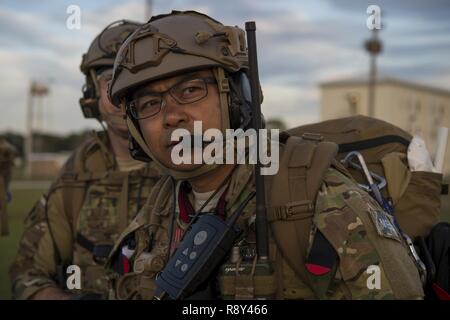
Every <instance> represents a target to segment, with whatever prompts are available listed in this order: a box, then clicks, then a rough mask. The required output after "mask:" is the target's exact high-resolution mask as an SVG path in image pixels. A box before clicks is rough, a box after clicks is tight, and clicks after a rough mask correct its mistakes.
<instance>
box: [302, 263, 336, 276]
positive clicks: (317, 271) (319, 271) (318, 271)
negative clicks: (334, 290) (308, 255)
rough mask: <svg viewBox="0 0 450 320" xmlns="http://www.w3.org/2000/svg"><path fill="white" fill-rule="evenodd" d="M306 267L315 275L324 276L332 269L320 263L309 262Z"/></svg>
mask: <svg viewBox="0 0 450 320" xmlns="http://www.w3.org/2000/svg"><path fill="white" fill-rule="evenodd" d="M306 269H307V270H308V271H309V272H310V273H312V274H313V275H315V276H323V275H324V274H327V273H328V272H330V271H331V269H330V268H327V267H324V266H320V265H318V264H312V263H307V264H306Z"/></svg>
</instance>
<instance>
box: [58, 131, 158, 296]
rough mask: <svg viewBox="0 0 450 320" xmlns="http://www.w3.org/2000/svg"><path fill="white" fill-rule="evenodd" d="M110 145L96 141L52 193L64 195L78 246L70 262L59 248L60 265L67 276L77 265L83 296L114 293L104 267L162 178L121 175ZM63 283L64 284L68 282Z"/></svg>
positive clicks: (149, 172)
mask: <svg viewBox="0 0 450 320" xmlns="http://www.w3.org/2000/svg"><path fill="white" fill-rule="evenodd" d="M106 139H107V137H106V134H101V135H96V136H95V137H94V138H93V139H90V140H89V141H88V142H87V143H85V144H84V145H83V146H82V147H81V148H80V149H78V150H77V152H75V153H74V154H73V156H72V157H71V158H70V159H69V160H68V162H67V163H66V165H65V167H64V169H63V171H62V173H61V175H60V177H59V179H57V182H56V183H55V184H54V185H53V186H52V187H51V190H50V192H49V197H51V193H52V191H55V190H59V189H62V197H63V201H62V203H63V205H64V212H65V213H66V215H67V219H68V221H69V223H70V225H71V227H72V239H73V241H74V243H73V248H72V255H71V256H65V255H64V254H63V253H61V252H63V250H60V249H58V243H54V246H55V248H56V249H57V250H55V260H56V261H57V264H59V265H60V269H62V271H63V272H64V269H65V267H66V266H67V265H69V264H75V265H78V266H79V267H80V268H81V271H82V273H81V275H82V277H81V281H82V283H81V285H82V292H88V293H99V294H107V293H108V291H109V286H108V281H107V278H106V276H105V270H104V267H103V264H104V262H105V261H106V258H107V257H108V255H109V253H110V251H111V249H112V246H113V244H114V241H115V240H116V239H117V237H118V235H120V233H121V232H122V231H123V230H124V229H125V227H126V226H127V225H128V224H129V222H130V221H131V220H132V219H133V218H134V217H135V215H136V214H137V212H138V210H139V209H140V208H141V207H142V205H143V203H144V202H145V198H144V195H146V194H148V193H150V190H151V188H152V187H153V185H154V184H155V182H156V181H157V179H158V178H159V177H160V174H159V172H158V171H157V170H156V169H154V168H153V166H151V165H147V166H145V167H144V168H142V169H140V170H134V171H131V172H120V171H118V170H117V169H116V166H115V164H114V159H113V157H112V155H111V153H110V152H109V151H108V149H107V147H106V144H105V142H106V141H105V140H106ZM50 228H51V226H50ZM59 278H60V279H58V281H59V282H62V280H63V279H62V278H63V277H62V276H61V275H60V276H59ZM62 283H64V284H65V281H64V282H62Z"/></svg>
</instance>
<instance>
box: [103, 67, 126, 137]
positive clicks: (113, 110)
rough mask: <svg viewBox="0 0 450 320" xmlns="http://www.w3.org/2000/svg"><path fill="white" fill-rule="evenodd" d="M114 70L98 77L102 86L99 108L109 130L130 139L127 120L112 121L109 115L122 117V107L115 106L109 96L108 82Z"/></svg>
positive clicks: (117, 117)
mask: <svg viewBox="0 0 450 320" xmlns="http://www.w3.org/2000/svg"><path fill="white" fill-rule="evenodd" d="M111 74H112V70H107V71H106V72H104V73H102V74H101V75H100V76H99V78H98V84H99V87H100V99H99V108H100V113H101V114H102V115H103V119H104V120H105V122H106V124H107V126H108V130H112V131H114V133H116V134H117V135H119V136H121V137H123V138H125V139H128V127H127V125H126V122H125V121H117V120H116V121H112V120H111V118H108V116H112V117H114V118H116V119H120V118H121V117H122V112H121V110H120V108H117V107H115V106H114V105H113V104H112V103H111V101H109V98H108V82H109V81H110V80H111Z"/></svg>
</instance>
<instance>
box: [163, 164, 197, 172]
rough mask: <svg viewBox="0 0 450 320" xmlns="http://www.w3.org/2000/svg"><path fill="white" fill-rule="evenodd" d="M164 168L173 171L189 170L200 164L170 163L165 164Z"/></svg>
mask: <svg viewBox="0 0 450 320" xmlns="http://www.w3.org/2000/svg"><path fill="white" fill-rule="evenodd" d="M165 166H166V168H168V169H170V170H173V171H179V172H190V171H194V170H195V169H197V168H199V167H201V166H202V165H201V164H174V163H172V162H171V163H170V164H167V165H165Z"/></svg>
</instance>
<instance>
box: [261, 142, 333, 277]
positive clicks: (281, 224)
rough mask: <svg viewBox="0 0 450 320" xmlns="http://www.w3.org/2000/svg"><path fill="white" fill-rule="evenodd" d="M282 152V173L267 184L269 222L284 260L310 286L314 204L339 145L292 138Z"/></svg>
mask: <svg viewBox="0 0 450 320" xmlns="http://www.w3.org/2000/svg"><path fill="white" fill-rule="evenodd" d="M282 149H283V150H282V153H281V158H280V166H279V171H278V173H277V174H276V175H275V176H273V177H271V178H269V179H268V183H267V188H266V189H267V197H266V198H267V199H268V200H269V205H268V206H267V219H268V221H269V223H270V225H271V231H272V234H273V236H274V239H275V242H276V243H277V245H278V247H279V249H280V251H281V254H282V255H283V257H284V259H285V260H286V262H287V263H288V264H289V266H290V267H291V268H292V269H293V270H294V271H295V272H296V273H297V275H299V276H300V277H301V278H302V280H304V281H305V283H309V281H308V277H307V273H306V272H307V271H306V268H305V263H306V254H307V251H308V246H309V236H310V231H311V227H312V218H313V215H314V209H315V208H314V203H315V199H316V195H317V193H318V191H319V189H320V187H321V185H322V183H323V178H324V176H325V174H326V172H327V170H328V168H329V167H330V166H331V165H332V163H333V161H334V158H335V156H336V154H337V151H338V146H337V145H336V144H335V143H332V142H319V141H308V140H304V139H302V138H299V137H289V138H288V139H287V141H286V144H285V145H284V147H283V148H282Z"/></svg>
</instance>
